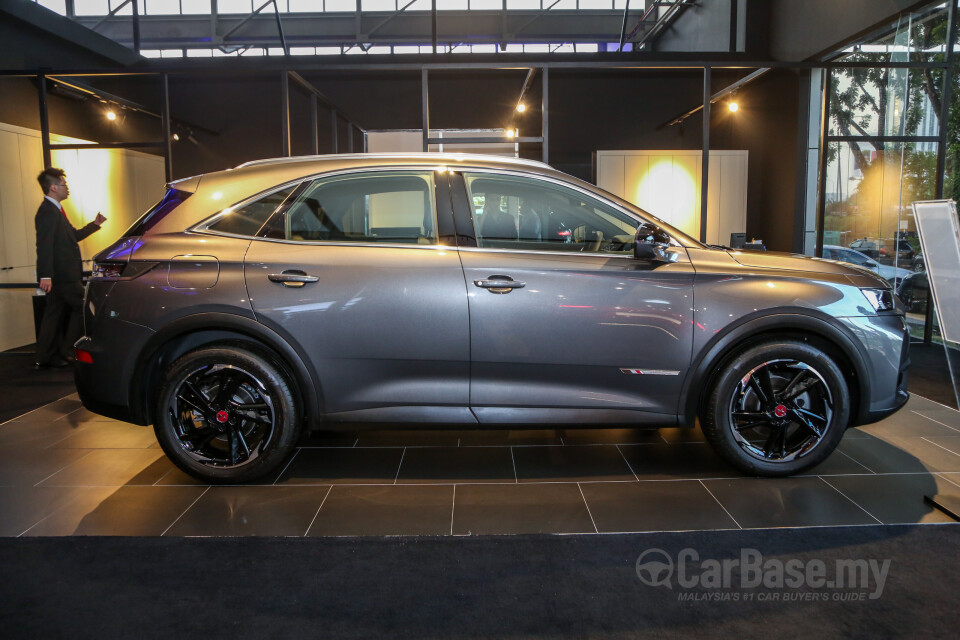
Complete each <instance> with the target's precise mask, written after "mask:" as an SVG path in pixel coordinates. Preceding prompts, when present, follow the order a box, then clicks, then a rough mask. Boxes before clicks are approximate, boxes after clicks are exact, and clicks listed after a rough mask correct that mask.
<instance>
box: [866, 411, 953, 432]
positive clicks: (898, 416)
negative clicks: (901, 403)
mask: <svg viewBox="0 0 960 640" xmlns="http://www.w3.org/2000/svg"><path fill="white" fill-rule="evenodd" d="M856 431H860V432H861V433H865V434H868V435H871V436H874V437H878V438H883V437H886V436H894V437H901V438H904V437H910V436H960V429H955V428H952V427H949V426H947V425H945V424H941V423H940V422H934V421H933V420H928V419H927V418H924V417H923V416H922V415H919V414H918V413H917V412H914V411H906V410H901V411H898V412H897V413H895V414H893V415H892V416H890V417H889V418H886V419H885V420H881V421H880V422H875V423H874V424H868V425H864V426H862V427H857V428H856Z"/></svg>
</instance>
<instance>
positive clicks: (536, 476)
mask: <svg viewBox="0 0 960 640" xmlns="http://www.w3.org/2000/svg"><path fill="white" fill-rule="evenodd" d="M637 446H641V447H644V446H651V445H637ZM513 457H514V462H515V463H516V467H517V481H518V482H580V481H584V482H604V481H611V480H617V481H636V476H634V475H633V472H632V471H631V470H630V467H629V465H627V462H626V460H624V458H623V455H622V454H621V453H620V450H619V449H618V448H617V446H616V445H581V446H563V447H515V448H514V449H513Z"/></svg>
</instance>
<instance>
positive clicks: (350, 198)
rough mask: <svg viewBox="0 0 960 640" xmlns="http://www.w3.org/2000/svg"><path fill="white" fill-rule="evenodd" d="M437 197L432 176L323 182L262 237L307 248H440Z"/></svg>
mask: <svg viewBox="0 0 960 640" xmlns="http://www.w3.org/2000/svg"><path fill="white" fill-rule="evenodd" d="M433 193H434V188H433V173H432V172H429V171H390V172H375V173H362V174H349V175H341V176H332V177H329V178H319V179H317V180H315V181H313V182H312V183H311V184H309V185H308V186H307V187H306V189H304V190H303V191H302V192H300V194H299V195H298V196H296V199H295V200H294V201H293V202H292V203H291V204H289V206H287V207H286V210H285V211H284V212H283V215H280V216H276V217H275V218H274V219H273V220H271V221H270V224H269V225H268V227H267V229H265V230H264V233H263V234H261V235H264V236H266V237H269V238H281V239H285V240H295V241H303V242H318V241H324V242H385V243H404V244H435V243H436V241H437V231H436V229H437V223H436V212H435V207H434V197H433Z"/></svg>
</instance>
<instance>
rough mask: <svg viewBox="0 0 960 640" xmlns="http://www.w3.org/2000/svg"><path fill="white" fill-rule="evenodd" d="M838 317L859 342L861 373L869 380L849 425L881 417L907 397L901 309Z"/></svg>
mask: <svg viewBox="0 0 960 640" xmlns="http://www.w3.org/2000/svg"><path fill="white" fill-rule="evenodd" d="M840 320H841V322H843V323H844V325H846V327H847V328H848V329H849V330H850V331H851V332H852V333H853V334H854V335H855V336H856V337H857V338H858V339H859V341H860V344H861V345H862V346H863V352H864V355H865V356H866V358H865V359H866V367H867V370H866V371H865V372H864V375H865V377H866V379H867V381H868V382H869V384H867V385H865V388H866V389H867V393H866V394H865V397H862V398H860V407H859V411H858V412H857V415H856V416H854V418H853V420H851V426H859V425H864V424H871V423H873V422H878V421H880V420H883V419H884V418H886V417H888V416H890V415H891V414H893V413H895V412H896V411H898V410H899V409H900V408H902V407H903V405H904V404H906V402H907V400H909V398H910V394H909V392H908V391H907V382H908V370H909V368H910V333H909V330H908V329H907V324H906V321H905V317H904V316H903V314H902V313H887V314H877V315H875V316H861V317H854V318H840ZM863 388H864V385H861V389H863Z"/></svg>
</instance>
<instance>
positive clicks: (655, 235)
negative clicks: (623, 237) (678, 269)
mask: <svg viewBox="0 0 960 640" xmlns="http://www.w3.org/2000/svg"><path fill="white" fill-rule="evenodd" d="M669 246H670V236H669V235H667V234H666V233H665V232H664V231H663V230H662V229H661V228H660V227H658V226H656V225H654V224H652V223H650V222H644V223H643V224H641V225H640V226H639V227H638V228H637V234H636V236H635V237H634V241H633V257H634V258H636V259H637V260H648V261H650V262H676V261H677V254H676V253H673V252H672V251H667V247H669Z"/></svg>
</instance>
